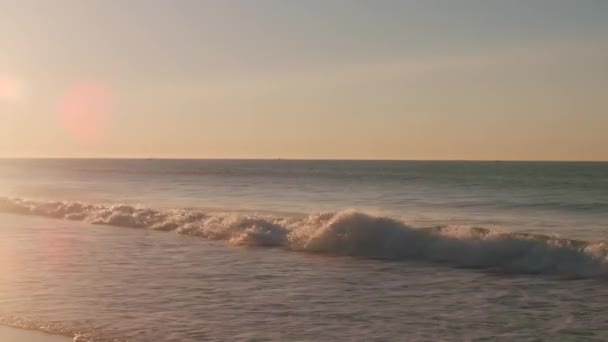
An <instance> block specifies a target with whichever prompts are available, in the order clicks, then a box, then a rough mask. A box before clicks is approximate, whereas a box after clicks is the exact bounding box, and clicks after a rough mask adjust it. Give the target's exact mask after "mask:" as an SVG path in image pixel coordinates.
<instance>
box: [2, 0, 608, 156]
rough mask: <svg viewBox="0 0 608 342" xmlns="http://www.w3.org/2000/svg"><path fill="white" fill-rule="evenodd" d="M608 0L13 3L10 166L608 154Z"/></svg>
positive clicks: (5, 121) (9, 22) (6, 50)
mask: <svg viewBox="0 0 608 342" xmlns="http://www.w3.org/2000/svg"><path fill="white" fill-rule="evenodd" d="M607 18H608V1H605V0H578V1H570V0H511V1H498V0H458V1H453V0H443V1H440V0H425V1H407V0H400V1H389V0H377V1H363V0H348V1H341V0H307V1H298V0H291V1H290V0H258V1H244V0H243V1H236V0H229V1H225V0H222V1H204V0H192V1H189V0H171V1H170V0H127V1H106V0H99V1H93V0H54V1H46V0H36V1H31V0H18V1H17V0H14V1H11V0H0V122H1V125H0V156H1V157H93V158H110V157H116V158H133V157H138V158H303V159H317V158H318V159H326V158H337V159H425V160H435V159H450V160H454V159H458V160H460V159H467V160H608V133H607V132H608V38H607V37H608V20H607Z"/></svg>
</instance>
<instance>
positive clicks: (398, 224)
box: [0, 159, 608, 341]
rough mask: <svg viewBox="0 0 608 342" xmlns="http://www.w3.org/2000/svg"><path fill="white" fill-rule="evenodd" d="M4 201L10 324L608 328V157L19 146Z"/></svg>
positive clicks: (200, 334)
mask: <svg viewBox="0 0 608 342" xmlns="http://www.w3.org/2000/svg"><path fill="white" fill-rule="evenodd" d="M0 212H1V214H0V322H2V323H4V324H7V325H13V326H19V327H24V328H30V329H39V330H44V331H49V332H54V333H58V334H65V335H70V336H72V335H75V334H78V335H79V336H80V338H81V339H82V340H85V339H86V340H90V341H114V340H115V341H206V340H220V341H239V340H242V341H265V340H275V341H435V340H454V341H463V340H483V339H487V340H509V341H510V340H538V339H541V340H594V339H595V340H606V339H608V328H606V327H608V313H606V312H607V309H608V288H607V287H606V285H607V284H608V258H607V256H608V245H607V244H605V243H604V241H608V163H561V162H456V161H454V162H430V161H305V160H298V161H296V160H83V159H81V160H78V159H74V160H59V159H40V160H15V159H10V160H9V159H7V160H1V161H0Z"/></svg>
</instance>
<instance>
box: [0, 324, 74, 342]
mask: <svg viewBox="0 0 608 342" xmlns="http://www.w3.org/2000/svg"><path fill="white" fill-rule="evenodd" d="M0 341H6V342H72V341H73V339H72V338H70V337H67V336H61V335H52V334H49V333H45V332H42V331H36V330H28V329H19V328H14V327H10V326H7V325H1V324H0Z"/></svg>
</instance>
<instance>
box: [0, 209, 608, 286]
mask: <svg viewBox="0 0 608 342" xmlns="http://www.w3.org/2000/svg"><path fill="white" fill-rule="evenodd" d="M0 211H2V212H8V213H14V214H22V215H36V216H44V217H52V218H58V219H67V220H77V221H86V222H89V223H92V224H103V225H112V226H119V227H132V228H145V229H153V230H162V231H174V232H177V233H179V234H184V235H191V236H198V237H203V238H206V239H210V240H226V241H228V242H229V243H230V244H232V245H243V246H260V247H281V248H285V249H288V250H292V251H301V252H311V253H322V254H329V255H344V256H353V257H361V258H371V259H384V260H396V261H397V260H423V261H429V262H436V263H442V264H445V265H451V266H455V267H463V268H478V269H484V270H490V271H494V272H500V273H515V274H554V275H563V276H568V277H580V278H608V244H607V243H606V242H590V241H582V240H571V239H563V238H556V237H551V236H546V235H540V234H529V233H515V232H511V233H509V232H500V231H495V230H492V229H486V228H478V227H452V226H444V227H432V228H415V227H411V226H409V225H407V224H406V223H404V222H402V221H399V220H396V219H393V218H390V217H379V216H373V215H369V214H366V213H363V212H358V211H354V210H347V211H342V212H337V213H321V214H315V215H310V216H308V217H293V216H291V217H290V216H286V217H283V216H277V215H264V214H250V213H234V212H233V213H226V212H203V211H199V210H193V209H171V210H160V209H151V208H140V207H135V206H129V205H99V204H87V203H80V202H62V201H60V202H45V201H34V200H28V199H22V198H0Z"/></svg>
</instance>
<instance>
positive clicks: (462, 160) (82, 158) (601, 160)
mask: <svg viewBox="0 0 608 342" xmlns="http://www.w3.org/2000/svg"><path fill="white" fill-rule="evenodd" d="M0 160H242V161H256V160H259V161H394V162H407V161H411V162H537V163H538V162H544V163H608V159H595V160H589V159H562V160H560V159H457V158H456V159H447V158H446V159H439V158H438V159H415V158H411V159H406V158H403V159H396V158H283V157H276V158H266V157H265V158H251V157H248V158H246V157H69V156H48V157H46V156H45V157H40V156H26V157H9V156H0Z"/></svg>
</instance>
